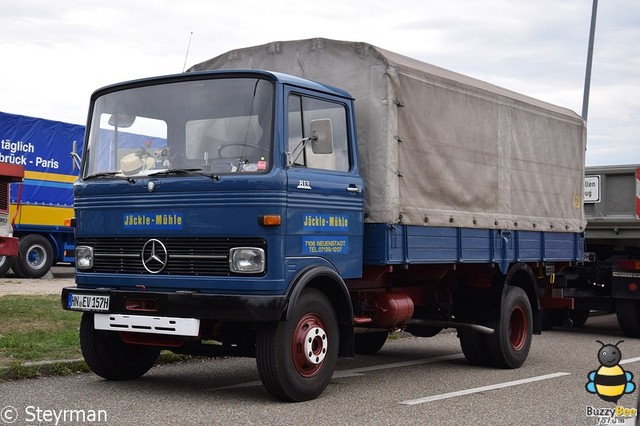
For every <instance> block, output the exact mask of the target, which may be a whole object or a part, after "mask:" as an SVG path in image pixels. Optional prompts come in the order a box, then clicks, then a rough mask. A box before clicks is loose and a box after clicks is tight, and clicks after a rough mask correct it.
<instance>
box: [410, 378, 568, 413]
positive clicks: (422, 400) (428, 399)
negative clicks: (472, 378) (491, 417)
mask: <svg viewBox="0 0 640 426" xmlns="http://www.w3.org/2000/svg"><path fill="white" fill-rule="evenodd" d="M570 374H571V373H553V374H546V375H544V376H537V377H531V378H528V379H521V380H513V381H511V382H505V383H498V384H495V385H489V386H482V387H479V388H473V389H464V390H460V391H456V392H449V393H443V394H441V395H434V396H427V397H424V398H418V399H410V400H407V401H402V402H400V404H405V405H417V404H424V403H425V402H433V401H439V400H441V399H448V398H455V397H458V396H463V395H470V394H474V393H479V392H487V391H492V390H496V389H502V388H508V387H511V386H518V385H524V384H527V383H531V382H538V381H540V380H548V379H554V378H556V377H562V376H568V375H570Z"/></svg>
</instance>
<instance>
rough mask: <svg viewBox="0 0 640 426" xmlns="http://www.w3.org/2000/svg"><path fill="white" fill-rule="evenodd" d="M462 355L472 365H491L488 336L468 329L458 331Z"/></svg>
mask: <svg viewBox="0 0 640 426" xmlns="http://www.w3.org/2000/svg"><path fill="white" fill-rule="evenodd" d="M458 338H459V339H460V347H462V353H463V354H464V357H465V358H466V359H467V362H468V363H469V364H471V365H479V366H485V365H489V362H490V359H489V352H488V349H487V347H488V336H487V335H486V334H482V333H478V332H477V331H473V330H470V329H468V328H461V329H459V330H458Z"/></svg>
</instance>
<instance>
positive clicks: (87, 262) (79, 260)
mask: <svg viewBox="0 0 640 426" xmlns="http://www.w3.org/2000/svg"><path fill="white" fill-rule="evenodd" d="M76 268H78V269H91V268H93V247H89V246H77V247H76Z"/></svg>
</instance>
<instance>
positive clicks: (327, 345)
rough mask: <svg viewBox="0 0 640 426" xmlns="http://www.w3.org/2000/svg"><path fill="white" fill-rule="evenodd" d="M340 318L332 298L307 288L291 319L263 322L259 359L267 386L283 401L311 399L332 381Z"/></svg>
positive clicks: (259, 340)
mask: <svg viewBox="0 0 640 426" xmlns="http://www.w3.org/2000/svg"><path fill="white" fill-rule="evenodd" d="M338 333H339V332H338V321H337V319H336V314H335V311H334V309H333V306H332V305H331V302H330V301H329V299H328V298H327V297H326V296H325V294H324V293H322V292H321V291H319V290H316V289H306V290H304V291H303V293H302V294H301V295H300V298H299V299H298V301H297V302H296V304H295V306H294V307H293V310H292V312H291V316H290V319H289V321H278V322H272V323H268V324H264V325H262V326H261V327H260V328H259V329H258V335H257V339H256V363H257V366H258V373H259V374H260V379H261V380H262V384H263V385H264V387H265V388H266V389H267V391H269V393H271V394H272V395H273V396H275V397H276V398H278V399H280V400H283V401H308V400H311V399H314V398H316V397H317V396H318V395H320V394H321V393H322V391H323V390H324V389H325V388H326V387H327V385H328V384H329V380H330V379H331V376H332V375H333V370H334V368H335V366H336V362H337V359H338V342H339V335H338Z"/></svg>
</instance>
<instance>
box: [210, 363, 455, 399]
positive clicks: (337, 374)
mask: <svg viewBox="0 0 640 426" xmlns="http://www.w3.org/2000/svg"><path fill="white" fill-rule="evenodd" d="M461 358H464V355H462V354H452V355H442V356H435V357H433V358H424V359H416V360H413V361H404V362H394V363H392V364H381V365H372V366H370V367H361V368H353V369H351V370H342V371H334V373H333V376H332V377H331V378H332V379H341V378H344V377H358V376H363V375H364V373H366V372H368V371H376V370H387V369H389V368H402V367H411V366H412V365H420V364H431V363H434V362H440V361H449V360H452V359H461ZM260 385H262V383H261V382H260V381H259V380H258V381H255V382H247V383H239V384H237V385H231V386H223V387H219V388H212V389H207V390H208V391H219V390H226V389H240V388H248V387H253V386H260Z"/></svg>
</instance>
